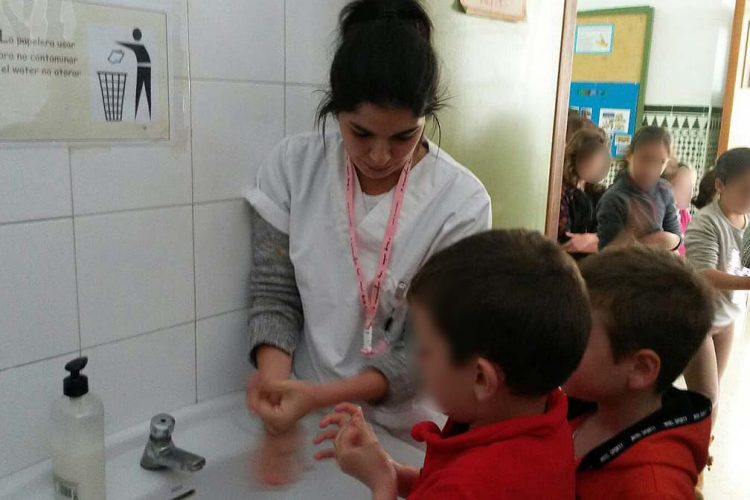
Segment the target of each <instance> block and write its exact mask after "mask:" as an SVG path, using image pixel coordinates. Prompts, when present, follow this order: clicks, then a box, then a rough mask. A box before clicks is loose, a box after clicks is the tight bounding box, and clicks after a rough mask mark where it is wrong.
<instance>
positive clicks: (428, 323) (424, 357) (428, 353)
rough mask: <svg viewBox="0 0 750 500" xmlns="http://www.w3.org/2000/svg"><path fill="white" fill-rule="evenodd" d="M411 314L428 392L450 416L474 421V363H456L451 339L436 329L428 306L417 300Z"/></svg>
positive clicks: (459, 419) (421, 372) (455, 418)
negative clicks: (450, 345)
mask: <svg viewBox="0 0 750 500" xmlns="http://www.w3.org/2000/svg"><path fill="white" fill-rule="evenodd" d="M412 314H413V316H412V318H413V320H414V327H415V330H416V333H415V335H416V339H417V362H418V364H419V370H420V374H421V375H422V382H423V383H424V385H425V389H426V391H427V394H429V395H430V396H431V397H432V399H433V400H434V401H435V403H436V404H437V405H438V408H440V410H442V411H443V412H444V413H445V414H446V415H448V416H449V417H450V418H451V419H453V420H455V421H458V422H471V421H473V420H474V419H475V418H476V414H477V400H476V398H475V397H474V382H475V381H476V368H475V364H474V363H472V362H467V363H464V364H462V365H458V364H456V363H454V361H453V359H452V357H451V352H450V347H449V345H448V341H447V340H446V339H445V337H444V336H443V335H442V334H441V333H440V332H439V331H438V330H437V328H436V327H435V324H434V322H433V320H432V317H431V316H430V314H429V312H428V311H427V310H426V309H425V308H423V307H422V306H420V305H419V304H418V303H416V304H413V306H412Z"/></svg>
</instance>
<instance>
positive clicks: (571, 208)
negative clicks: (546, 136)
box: [557, 128, 610, 259]
mask: <svg viewBox="0 0 750 500" xmlns="http://www.w3.org/2000/svg"><path fill="white" fill-rule="evenodd" d="M609 160H610V158H609V141H608V139H607V134H605V133H604V131H603V130H602V129H600V128H583V129H581V130H579V131H578V132H576V133H575V134H573V137H572V138H571V139H570V141H569V142H568V144H567V146H566V147H565V162H564V164H563V188H562V197H561V199H560V222H559V224H558V226H557V241H558V242H559V243H561V244H562V245H563V249H564V250H565V251H566V252H568V253H570V254H572V255H573V257H574V258H576V259H581V258H583V257H585V256H586V255H587V254H590V253H595V252H597V251H598V248H599V238H598V237H597V235H596V206H597V205H598V203H599V199H600V198H601V196H602V194H604V186H602V185H600V184H599V183H600V182H601V181H602V179H604V178H605V177H606V176H607V172H608V171H609Z"/></svg>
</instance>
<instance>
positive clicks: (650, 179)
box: [626, 142, 669, 191]
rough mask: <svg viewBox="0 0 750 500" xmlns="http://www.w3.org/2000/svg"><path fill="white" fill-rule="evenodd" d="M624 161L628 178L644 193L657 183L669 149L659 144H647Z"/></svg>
mask: <svg viewBox="0 0 750 500" xmlns="http://www.w3.org/2000/svg"><path fill="white" fill-rule="evenodd" d="M626 159H627V161H628V172H629V173H630V178H631V179H632V180H633V182H634V183H635V184H636V185H637V186H638V187H640V188H641V189H643V190H644V191H645V190H649V189H651V188H653V187H654V186H656V184H657V183H658V182H659V177H661V174H663V173H664V169H665V168H666V166H667V160H669V149H668V148H667V146H665V145H664V144H662V143H661V142H649V143H646V144H641V145H639V146H638V147H637V148H636V150H635V151H633V152H632V153H631V154H629V155H628V156H627V157H626Z"/></svg>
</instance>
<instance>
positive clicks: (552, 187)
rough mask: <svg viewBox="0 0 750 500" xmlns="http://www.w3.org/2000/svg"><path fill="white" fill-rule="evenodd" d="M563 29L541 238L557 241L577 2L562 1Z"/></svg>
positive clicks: (572, 0) (574, 0) (573, 0)
mask: <svg viewBox="0 0 750 500" xmlns="http://www.w3.org/2000/svg"><path fill="white" fill-rule="evenodd" d="M563 9H564V10H563V25H562V32H561V34H560V59H559V63H560V64H559V70H558V75H557V103H556V104H555V122H554V129H553V132H552V153H551V155H550V169H549V189H548V191H547V221H546V223H545V234H546V235H547V237H548V238H550V239H552V240H555V241H557V226H558V222H559V219H560V196H561V194H562V178H563V162H564V161H565V142H566V141H565V134H566V132H567V128H568V107H569V103H570V83H571V81H572V79H573V52H574V50H573V49H574V47H573V45H574V44H575V35H576V15H577V11H578V0H565V6H564V8H563Z"/></svg>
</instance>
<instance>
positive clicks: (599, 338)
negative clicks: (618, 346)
mask: <svg viewBox="0 0 750 500" xmlns="http://www.w3.org/2000/svg"><path fill="white" fill-rule="evenodd" d="M623 361H624V360H621V362H615V358H614V354H613V353H612V347H611V345H610V342H609V337H608V336H607V331H606V329H605V326H604V322H603V321H602V319H601V316H600V315H599V314H598V313H596V312H594V314H593V322H592V326H591V335H590V336H589V343H588V345H587V346H586V351H585V352H584V354H583V359H581V363H580V364H579V365H578V368H577V369H576V371H575V372H574V373H573V375H571V376H570V378H569V379H568V381H567V382H565V384H563V390H564V391H565V393H566V394H568V396H571V397H573V398H576V399H583V400H585V401H594V402H599V401H603V400H606V399H609V398H612V397H617V396H618V395H620V394H622V393H624V392H625V391H626V389H627V387H628V374H629V373H630V368H629V366H627V363H625V362H623Z"/></svg>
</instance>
